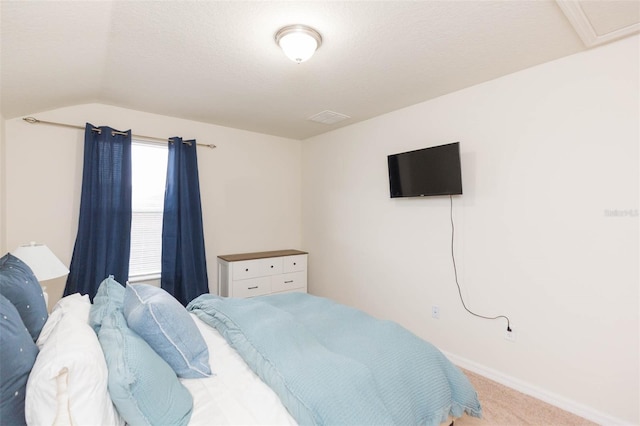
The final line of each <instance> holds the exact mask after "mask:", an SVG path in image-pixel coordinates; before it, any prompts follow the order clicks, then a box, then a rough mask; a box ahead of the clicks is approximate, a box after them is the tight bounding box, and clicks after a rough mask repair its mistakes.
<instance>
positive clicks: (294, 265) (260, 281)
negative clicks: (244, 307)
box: [218, 250, 308, 297]
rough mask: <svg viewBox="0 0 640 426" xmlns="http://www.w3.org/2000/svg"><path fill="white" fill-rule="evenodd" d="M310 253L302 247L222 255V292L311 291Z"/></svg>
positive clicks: (244, 294) (232, 294)
mask: <svg viewBox="0 0 640 426" xmlns="http://www.w3.org/2000/svg"><path fill="white" fill-rule="evenodd" d="M307 256H308V253H307V252H304V251H300V250H276V251H263V252H256V253H239V254H227V255H222V256H218V294H219V295H220V296H225V297H253V296H262V295H265V294H272V293H286V292H292V291H300V292H305V293H306V292H307Z"/></svg>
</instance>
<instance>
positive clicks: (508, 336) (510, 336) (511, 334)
mask: <svg viewBox="0 0 640 426" xmlns="http://www.w3.org/2000/svg"><path fill="white" fill-rule="evenodd" d="M504 338H505V340H508V341H510V342H515V341H516V332H515V331H514V330H513V328H512V329H511V331H509V330H505V331H504Z"/></svg>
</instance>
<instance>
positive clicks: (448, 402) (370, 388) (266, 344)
mask: <svg viewBox="0 0 640 426" xmlns="http://www.w3.org/2000/svg"><path fill="white" fill-rule="evenodd" d="M187 309H188V310H190V311H192V312H193V313H194V314H196V315H197V316H198V317H199V318H200V319H202V320H203V321H205V322H207V323H208V324H209V325H211V326H213V327H215V328H216V329H217V330H218V331H219V332H220V333H221V334H222V335H223V336H224V337H225V339H226V340H227V341H228V342H229V344H230V345H231V346H233V347H234V348H235V349H236V350H237V351H238V352H239V353H240V355H241V356H242V357H243V358H244V360H245V362H246V363H247V364H248V365H249V366H250V367H251V369H253V371H254V372H255V373H256V374H257V375H258V376H259V377H260V378H261V379H262V380H263V381H264V382H265V383H267V384H268V385H269V386H270V387H271V388H272V389H273V390H274V391H275V392H276V393H277V394H278V396H279V397H280V399H281V401H282V403H283V404H284V406H285V407H286V408H287V409H288V410H289V412H290V413H291V415H292V416H293V417H294V418H295V419H296V421H297V422H298V423H299V424H301V425H307V424H315V425H347V424H351V425H391V424H397V425H414V424H415V425H438V424H440V423H441V422H443V421H445V420H446V419H447V416H449V415H452V416H455V417H459V416H461V415H462V414H463V413H464V412H466V413H467V414H469V415H472V416H476V417H480V415H481V408H480V403H479V401H478V398H477V395H476V392H475V390H474V389H473V387H472V386H471V384H470V383H469V381H468V379H467V378H466V376H465V375H464V374H463V373H462V372H461V371H460V370H459V369H458V368H457V367H456V366H454V365H453V364H452V363H451V362H450V361H449V360H448V359H447V358H446V357H445V356H444V355H443V354H442V353H441V352H440V351H439V350H438V349H436V348H435V347H434V346H433V345H431V344H430V343H427V342H425V341H424V340H422V339H420V338H418V337H417V336H415V335H414V334H412V333H411V332H409V331H408V330H406V329H405V328H403V327H401V326H399V325H398V324H396V323H393V322H390V321H381V320H378V319H375V318H373V317H371V316H369V315H367V314H365V313H364V312H361V311H359V310H356V309H353V308H349V307H347V306H344V305H340V304H338V303H335V302H332V301H330V300H328V299H324V298H320V297H315V296H312V295H308V294H304V293H287V294H280V295H270V296H262V297H257V298H252V299H231V298H221V297H217V296H213V295H209V294H205V295H202V296H200V297H198V298H196V299H195V300H193V301H192V302H191V303H190V304H189V306H188V307H187ZM211 357H212V368H213V369H215V354H212V355H211Z"/></svg>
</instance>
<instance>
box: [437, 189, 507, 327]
mask: <svg viewBox="0 0 640 426" xmlns="http://www.w3.org/2000/svg"><path fill="white" fill-rule="evenodd" d="M449 201H450V205H451V209H450V217H451V260H452V261H453V273H454V275H455V277H456V286H458V294H459V295H460V301H461V302H462V306H463V307H464V309H465V310H466V311H467V312H469V313H470V314H471V315H475V316H476V317H478V318H484V319H488V320H496V319H499V318H504V319H506V320H507V331H509V332H510V331H511V322H510V321H509V318H508V317H507V316H506V315H498V316H496V317H485V316H484V315H478V314H476V313H475V312H472V311H471V310H470V309H469V308H467V305H466V304H465V303H464V299H463V298H462V290H460V283H458V268H456V257H455V255H454V251H453V237H454V234H455V226H454V225H453V196H451V195H449Z"/></svg>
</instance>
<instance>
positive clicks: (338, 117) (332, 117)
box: [308, 110, 351, 124]
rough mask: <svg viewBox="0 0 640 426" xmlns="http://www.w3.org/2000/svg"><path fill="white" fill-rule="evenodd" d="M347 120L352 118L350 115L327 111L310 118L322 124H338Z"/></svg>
mask: <svg viewBox="0 0 640 426" xmlns="http://www.w3.org/2000/svg"><path fill="white" fill-rule="evenodd" d="M347 118H351V117H349V116H348V115H344V114H340V113H339V112H333V111H329V110H326V111H322V112H319V113H317V114H315V115H312V116H311V117H309V118H308V120H311V121H315V122H316V123H322V124H336V123H338V122H340V121H342V120H346V119H347Z"/></svg>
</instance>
